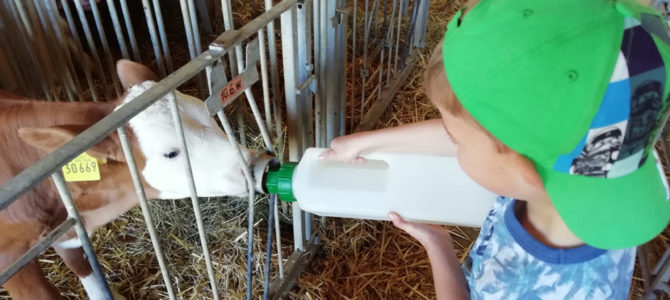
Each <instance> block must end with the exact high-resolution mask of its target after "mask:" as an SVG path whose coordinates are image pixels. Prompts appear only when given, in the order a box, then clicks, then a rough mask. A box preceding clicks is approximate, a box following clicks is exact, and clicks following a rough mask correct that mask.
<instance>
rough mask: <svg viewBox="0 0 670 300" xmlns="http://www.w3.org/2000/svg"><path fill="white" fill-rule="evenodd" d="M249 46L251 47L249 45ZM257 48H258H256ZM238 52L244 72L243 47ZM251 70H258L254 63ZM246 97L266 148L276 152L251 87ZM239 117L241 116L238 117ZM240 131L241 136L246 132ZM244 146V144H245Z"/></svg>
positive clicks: (238, 64)
mask: <svg viewBox="0 0 670 300" xmlns="http://www.w3.org/2000/svg"><path fill="white" fill-rule="evenodd" d="M247 46H249V45H247ZM255 47H257V46H255ZM236 48H237V49H236V51H235V53H236V54H237V69H238V70H240V71H241V70H244V69H245V67H247V66H245V61H244V59H243V58H242V46H241V45H237V46H236ZM247 53H249V50H247ZM248 67H251V68H256V64H255V63H254V64H253V65H252V66H248ZM244 95H245V96H246V97H247V102H248V103H249V107H251V111H252V112H253V114H254V119H255V120H256V124H257V125H258V129H259V130H260V132H261V136H262V137H263V142H264V143H265V148H266V149H267V150H269V151H271V152H274V149H273V147H272V140H271V139H270V134H269V133H268V129H267V128H266V127H265V126H263V118H262V117H261V112H260V111H259V110H258V105H257V104H256V99H255V98H254V94H253V93H251V87H247V88H246V89H245V90H244ZM238 116H239V115H238ZM239 130H240V136H242V135H243V134H244V131H242V130H241V129H239ZM243 145H244V143H243Z"/></svg>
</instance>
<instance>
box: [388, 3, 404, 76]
mask: <svg viewBox="0 0 670 300" xmlns="http://www.w3.org/2000/svg"><path fill="white" fill-rule="evenodd" d="M399 5H400V3H399V2H398V0H393V9H392V10H391V22H389V29H390V31H391V32H390V34H389V35H387V36H386V41H385V42H384V47H385V48H386V49H388V51H389V60H388V63H387V64H386V65H387V66H388V68H386V81H387V82H390V81H391V70H392V68H391V59H392V58H393V47H392V46H391V45H392V44H391V43H393V34H394V33H395V26H393V25H394V24H393V22H395V9H396V6H399ZM398 10H400V7H398ZM395 59H398V58H397V57H396V58H395Z"/></svg>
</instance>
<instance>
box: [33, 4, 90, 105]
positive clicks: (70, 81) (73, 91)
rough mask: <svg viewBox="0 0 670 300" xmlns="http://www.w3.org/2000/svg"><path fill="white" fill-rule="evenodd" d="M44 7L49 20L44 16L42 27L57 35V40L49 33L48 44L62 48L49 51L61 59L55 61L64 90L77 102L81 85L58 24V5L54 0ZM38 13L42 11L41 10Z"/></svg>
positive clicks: (71, 99) (70, 98)
mask: <svg viewBox="0 0 670 300" xmlns="http://www.w3.org/2000/svg"><path fill="white" fill-rule="evenodd" d="M42 5H43V6H44V10H45V11H46V14H47V16H48V19H49V20H48V21H47V20H46V16H44V18H45V19H44V20H42V25H43V26H44V27H45V29H46V30H49V29H51V30H52V31H53V33H55V39H54V36H53V35H52V34H51V32H48V33H47V35H48V38H49V39H51V40H52V41H50V42H47V43H49V44H54V45H59V46H60V47H53V48H52V50H53V51H54V52H51V51H49V53H50V54H52V55H55V56H56V58H59V59H54V60H55V61H56V64H57V65H59V68H58V69H57V70H58V73H60V75H61V76H62V77H63V79H64V81H65V82H64V83H65V84H64V88H65V92H66V93H67V97H68V100H70V101H74V100H75V98H77V100H81V98H79V97H78V95H80V93H79V92H80V88H79V83H78V82H77V80H76V77H75V76H74V66H73V64H72V60H71V59H70V51H69V49H68V46H67V41H66V39H65V36H64V35H63V32H62V31H61V28H60V24H58V19H60V15H59V13H58V9H57V7H56V3H55V2H54V0H46V1H43V2H42ZM38 11H41V9H39V10H38ZM49 21H50V22H51V26H49ZM45 41H46V40H45ZM75 95H77V96H75Z"/></svg>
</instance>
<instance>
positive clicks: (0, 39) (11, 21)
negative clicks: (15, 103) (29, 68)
mask: <svg viewBox="0 0 670 300" xmlns="http://www.w3.org/2000/svg"><path fill="white" fill-rule="evenodd" d="M0 5H3V3H0ZM15 21H17V20H16V18H14V17H13V16H10V12H9V8H8V7H4V8H2V9H0V28H5V30H0V47H1V48H0V55H2V56H1V57H0V58H2V59H4V60H5V61H6V62H7V63H8V65H9V72H10V73H9V74H7V75H5V76H0V82H5V81H9V83H5V85H6V87H10V88H9V89H10V90H11V89H13V88H11V87H16V88H18V89H19V90H21V91H24V93H26V96H28V97H31V96H34V94H35V91H34V90H33V87H32V86H31V85H29V84H27V83H26V81H28V80H27V78H25V77H24V74H23V72H22V69H23V68H25V66H22V67H19V65H18V64H17V63H18V62H19V61H21V62H22V61H24V60H22V59H21V58H20V57H17V56H16V55H15V54H14V52H15V50H16V45H12V46H10V42H9V41H15V42H16V40H17V39H19V38H14V37H10V36H9V35H11V34H20V30H19V29H18V28H16V26H20V25H18V24H16V23H15ZM24 37H25V36H24ZM21 42H24V40H23V39H21ZM21 52H24V51H21ZM24 54H25V53H24ZM10 57H14V58H15V59H10ZM10 74H16V75H17V76H11V75H10Z"/></svg>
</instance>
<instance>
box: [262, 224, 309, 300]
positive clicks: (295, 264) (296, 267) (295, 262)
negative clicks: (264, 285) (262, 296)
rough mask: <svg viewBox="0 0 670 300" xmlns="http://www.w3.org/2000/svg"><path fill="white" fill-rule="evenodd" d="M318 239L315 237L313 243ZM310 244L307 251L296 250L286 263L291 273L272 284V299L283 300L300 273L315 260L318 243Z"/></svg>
mask: <svg viewBox="0 0 670 300" xmlns="http://www.w3.org/2000/svg"><path fill="white" fill-rule="evenodd" d="M316 239H317V237H316V236H315V237H313V238H312V239H311V241H314V240H316ZM311 241H310V243H309V247H308V248H307V249H305V250H295V251H293V254H291V256H290V257H289V258H288V261H287V262H286V269H287V270H289V273H288V274H286V277H284V278H279V279H275V280H274V281H273V282H272V285H271V288H270V299H281V297H282V296H283V295H282V294H283V293H284V292H285V291H287V290H288V289H290V288H291V286H293V283H294V282H295V281H296V280H297V279H298V277H299V276H300V273H302V271H303V270H304V269H305V268H306V267H307V266H308V265H309V263H310V262H311V261H312V260H313V259H314V257H315V256H316V254H317V253H318V252H319V247H320V246H319V244H318V243H313V242H311Z"/></svg>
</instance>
